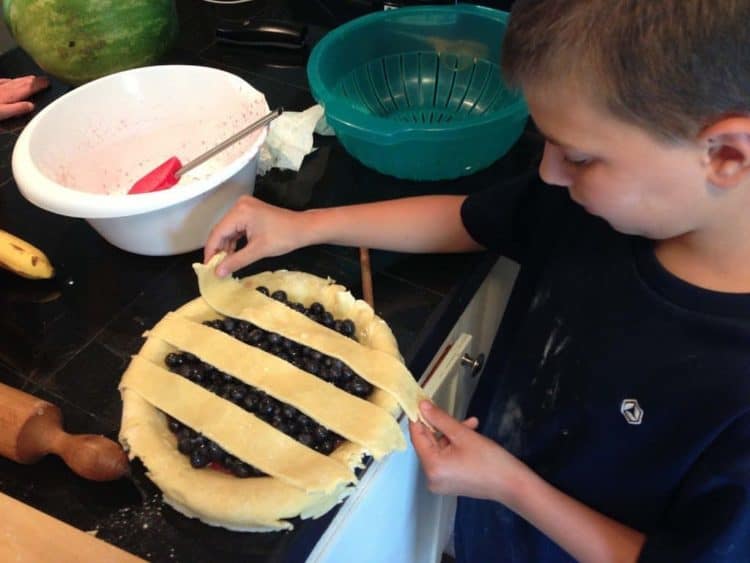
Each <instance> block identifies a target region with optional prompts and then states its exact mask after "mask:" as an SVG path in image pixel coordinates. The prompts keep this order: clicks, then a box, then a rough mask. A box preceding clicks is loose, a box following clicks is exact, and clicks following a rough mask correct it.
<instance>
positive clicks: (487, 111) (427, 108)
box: [307, 5, 528, 180]
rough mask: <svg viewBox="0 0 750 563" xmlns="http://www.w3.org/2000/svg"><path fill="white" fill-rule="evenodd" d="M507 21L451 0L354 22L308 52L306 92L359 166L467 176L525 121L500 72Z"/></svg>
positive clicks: (422, 176)
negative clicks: (322, 111) (446, 4)
mask: <svg viewBox="0 0 750 563" xmlns="http://www.w3.org/2000/svg"><path fill="white" fill-rule="evenodd" d="M507 18H508V14H507V13H505V12H502V11H500V10H494V9H492V8H486V7H482V6H474V5H455V6H418V7H410V8H399V9H397V10H388V11H384V12H380V13H375V14H370V15H367V16H364V17H361V18H358V19H355V20H353V21H351V22H349V23H346V24H344V25H342V26H340V27H338V28H336V29H334V30H333V31H331V32H329V33H328V34H327V35H325V36H324V37H323V38H322V39H321V40H320V42H319V43H318V44H317V45H316V46H315V48H314V49H313V52H312V53H311V55H310V60H309V62H308V65H307V75H308V80H309V82H310V88H311V90H312V94H313V97H314V98H315V99H316V100H317V101H318V103H320V104H321V105H322V106H323V108H324V110H325V116H326V120H327V122H328V124H329V125H330V126H331V128H332V129H333V130H334V131H335V133H336V136H337V137H338V139H339V141H340V142H341V144H342V145H343V146H344V148H346V150H347V151H348V152H349V153H350V154H351V155H352V156H354V157H355V158H357V159H358V160H360V161H361V162H362V163H363V164H365V165H366V166H369V167H371V168H374V169H375V170H378V171H379V172H382V173H384V174H389V175H392V176H396V177H398V178H406V179H410V180H446V179H451V178H457V177H459V176H464V175H467V174H472V173H474V172H476V171H478V170H481V169H482V168H485V167H487V166H489V165H490V164H492V163H493V162H494V161H496V160H497V159H498V158H500V157H501V156H502V155H503V154H505V153H506V152H507V151H508V149H509V148H510V147H511V146H512V145H513V144H514V143H515V142H516V140H517V139H518V137H519V136H520V135H521V132H522V131H523V128H524V125H525V123H526V119H527V117H528V110H527V108H526V104H525V103H524V101H523V99H522V98H521V96H520V95H519V94H518V93H517V92H514V91H510V90H509V89H508V88H507V87H506V85H505V83H504V81H503V78H502V74H501V72H500V66H499V63H500V45H501V42H502V36H503V34H504V32H505V29H506V23H507Z"/></svg>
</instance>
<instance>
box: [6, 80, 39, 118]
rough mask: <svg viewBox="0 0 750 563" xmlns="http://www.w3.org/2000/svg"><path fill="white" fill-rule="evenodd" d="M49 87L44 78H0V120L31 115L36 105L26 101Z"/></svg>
mask: <svg viewBox="0 0 750 563" xmlns="http://www.w3.org/2000/svg"><path fill="white" fill-rule="evenodd" d="M48 86H49V80H48V79H47V78H45V77H44V76H22V77H20V78H0V119H8V118H10V117H15V116H17V115H23V114H24V113H29V112H30V111H32V110H33V109H34V104H33V103H31V102H29V101H26V98H29V97H31V96H33V95H34V94H36V93H37V92H39V91H40V90H44V89H45V88H47V87H48Z"/></svg>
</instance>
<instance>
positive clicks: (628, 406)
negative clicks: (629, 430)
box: [620, 399, 643, 424]
mask: <svg viewBox="0 0 750 563" xmlns="http://www.w3.org/2000/svg"><path fill="white" fill-rule="evenodd" d="M620 412H621V413H622V416H624V417H625V420H626V421H627V423H628V424H640V423H641V422H642V421H643V409H642V408H641V406H640V405H639V404H638V400H637V399H625V400H624V401H623V402H622V404H621V405H620Z"/></svg>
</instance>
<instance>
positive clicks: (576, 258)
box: [455, 182, 750, 563]
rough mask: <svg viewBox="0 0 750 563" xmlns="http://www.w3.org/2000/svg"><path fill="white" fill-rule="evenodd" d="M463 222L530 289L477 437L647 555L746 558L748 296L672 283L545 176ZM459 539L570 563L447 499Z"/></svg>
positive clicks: (487, 195) (522, 525)
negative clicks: (641, 536)
mask: <svg viewBox="0 0 750 563" xmlns="http://www.w3.org/2000/svg"><path fill="white" fill-rule="evenodd" d="M462 217H463V221H464V224H465V226H466V228H467V230H468V231H469V233H470V234H471V235H472V237H473V238H474V239H475V240H476V241H477V242H479V243H480V244H482V245H483V246H485V247H486V248H488V249H491V250H494V251H497V252H498V253H502V254H504V255H506V256H510V257H512V258H514V259H516V260H517V261H519V262H520V264H521V267H522V270H521V272H522V276H521V278H519V283H520V281H521V280H522V281H523V283H524V284H526V289H528V290H529V291H527V292H526V293H527V295H528V298H527V300H526V302H525V303H523V309H522V313H523V314H522V315H520V316H519V318H520V322H518V323H517V325H518V326H517V327H516V328H515V329H514V331H513V334H512V337H511V339H510V342H511V345H508V346H504V347H503V349H502V351H493V355H494V357H493V358H492V361H490V362H488V366H487V369H486V370H485V372H484V374H483V376H482V377H483V379H486V378H490V380H489V381H490V382H491V386H490V387H491V394H489V396H490V397H491V398H490V400H489V407H488V408H487V409H486V410H485V411H484V412H482V413H480V416H481V417H482V420H481V426H480V431H481V432H482V433H483V434H485V435H486V436H488V437H490V438H492V439H494V440H496V441H497V442H499V443H500V444H501V445H502V446H504V447H505V448H506V449H508V450H509V451H510V452H511V453H513V454H514V455H516V456H517V457H518V458H520V459H521V460H522V461H524V462H525V463H526V464H528V465H529V466H530V467H531V468H532V469H533V470H534V471H536V472H537V473H538V474H539V475H540V476H541V477H542V478H544V479H545V480H547V481H548V482H549V483H551V484H552V485H554V486H555V487H557V488H559V489H560V490H562V491H563V492H565V493H567V494H569V495H571V496H573V497H575V498H576V499H578V500H580V501H582V502H584V503H585V504H587V505H588V506H590V507H592V508H593V509H595V510H597V511H599V512H602V513H604V514H606V515H608V516H610V517H612V518H614V519H615V520H617V521H619V522H622V523H623V524H626V525H628V526H631V527H633V528H635V529H637V530H639V531H641V532H643V533H645V534H646V535H647V538H648V539H647V541H646V545H645V547H644V549H643V552H642V554H641V560H643V561H653V562H659V563H662V562H671V561H706V562H709V561H710V562H712V563H715V562H723V561H750V294H729V293H719V292H715V291H708V290H705V289H701V288H698V287H696V286H693V285H691V284H688V283H686V282H684V281H682V280H680V279H678V278H677V277H675V276H673V275H672V274H670V273H669V272H668V271H666V270H665V269H664V268H662V266H661V265H660V264H659V262H658V261H657V260H656V257H655V255H654V253H653V246H652V243H651V242H650V241H647V240H645V239H642V238H639V237H634V236H627V235H623V234H620V233H618V232H616V231H615V230H613V229H612V228H611V227H610V226H609V225H608V224H607V223H606V222H605V221H603V220H601V219H599V218H597V217H594V216H592V215H590V214H588V213H586V212H585V211H584V210H583V209H582V208H581V207H580V206H578V205H577V204H575V203H574V202H572V201H571V200H570V198H569V197H568V194H567V191H566V190H564V189H562V188H558V187H551V186H546V185H544V184H542V183H541V182H532V183H531V184H529V183H528V182H518V183H516V184H515V185H512V184H510V185H502V186H498V187H495V188H492V189H490V190H486V191H484V192H481V193H477V194H473V195H471V196H469V197H468V198H467V200H466V202H465V203H464V205H463V208H462ZM524 272H525V273H526V275H524ZM510 307H511V308H512V307H513V303H512V302H511V305H510ZM504 322H505V321H504ZM498 356H501V357H498ZM482 383H484V384H486V383H487V381H483V382H482ZM480 384H481V383H480ZM455 539H456V557H457V560H458V561H459V562H464V561H465V562H471V563H484V562H489V561H502V562H505V561H507V562H513V563H517V562H534V563H537V562H549V561H570V560H571V558H570V557H569V556H568V555H567V554H566V553H565V552H563V551H562V550H561V549H560V548H559V547H557V545H555V544H554V543H553V542H552V541H551V540H549V539H548V538H547V537H546V536H544V535H543V534H541V533H540V532H539V531H537V530H536V529H535V528H534V527H532V526H531V525H530V524H528V523H527V522H526V521H524V520H523V519H521V518H520V517H518V516H516V515H515V514H514V513H512V512H511V511H509V510H507V509H506V508H505V507H503V506H502V505H500V504H498V503H494V502H489V501H478V500H474V499H469V498H463V497H462V498H460V499H459V504H458V511H457V518H456V536H455Z"/></svg>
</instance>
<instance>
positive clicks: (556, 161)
mask: <svg viewBox="0 0 750 563" xmlns="http://www.w3.org/2000/svg"><path fill="white" fill-rule="evenodd" d="M539 176H540V177H541V178H542V180H544V182H545V183H547V184H551V185H553V186H563V187H568V186H570V184H571V181H572V180H571V177H570V173H569V171H568V167H567V166H565V160H564V159H563V155H562V151H561V150H560V149H559V148H557V147H556V146H554V145H553V144H551V143H549V142H547V143H545V144H544V154H543V156H542V162H541V163H540V164H539Z"/></svg>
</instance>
